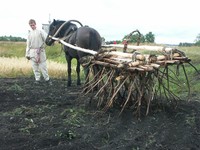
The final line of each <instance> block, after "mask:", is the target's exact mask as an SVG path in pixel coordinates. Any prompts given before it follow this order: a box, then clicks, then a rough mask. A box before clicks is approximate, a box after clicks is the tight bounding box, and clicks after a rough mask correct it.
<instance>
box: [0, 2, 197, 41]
mask: <svg viewBox="0 0 200 150" xmlns="http://www.w3.org/2000/svg"><path fill="white" fill-rule="evenodd" d="M199 9H200V8H199V0H4V1H3V2H1V9H0V20H1V23H0V36H4V35H7V36H9V35H12V36H19V37H24V38H26V37H27V33H28V30H30V27H29V25H28V20H29V19H30V18H33V19H35V20H36V22H37V28H41V27H42V24H43V23H48V21H49V16H50V19H51V21H52V20H53V19H59V20H66V21H67V20H70V19H75V20H78V21H80V22H81V23H82V24H83V25H89V26H91V27H93V28H95V29H96V30H97V31H99V33H100V34H101V36H102V37H104V38H105V39H106V41H110V40H121V39H122V38H123V37H124V35H127V34H129V33H130V32H132V31H134V30H136V29H138V30H139V31H140V32H141V33H142V34H143V35H145V34H147V33H148V32H152V33H153V34H154V35H155V42H156V43H165V44H179V43H180V42H194V40H195V39H196V37H197V35H198V34H199V33H200V19H199V14H200V13H199Z"/></svg>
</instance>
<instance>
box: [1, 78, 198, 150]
mask: <svg viewBox="0 0 200 150" xmlns="http://www.w3.org/2000/svg"><path fill="white" fill-rule="evenodd" d="M52 81H53V85H51V86H50V85H48V84H45V83H40V84H39V85H36V84H34V80H33V79H32V78H16V79H0V150H62V149H64V150H116V149H119V150H145V149H150V150H199V149H200V100H198V99H193V100H191V101H190V102H187V101H186V100H185V101H178V106H177V108H176V109H173V107H170V106H164V105H163V107H162V108H164V109H160V108H159V107H155V108H152V109H151V112H150V113H149V115H148V116H145V117H141V118H140V119H137V117H135V116H134V115H133V113H132V112H131V111H129V110H128V109H126V110H125V111H124V112H123V113H122V114H121V115H119V113H120V110H119V109H118V108H117V107H116V108H111V109H109V110H108V111H107V112H105V113H102V111H101V109H100V108H97V107H96V104H95V102H92V103H90V100H92V99H91V98H90V96H88V95H87V96H84V94H82V93H81V92H82V87H81V86H80V87H77V86H76V85H73V86H72V87H70V88H69V87H66V81H64V80H60V79H53V80H52Z"/></svg>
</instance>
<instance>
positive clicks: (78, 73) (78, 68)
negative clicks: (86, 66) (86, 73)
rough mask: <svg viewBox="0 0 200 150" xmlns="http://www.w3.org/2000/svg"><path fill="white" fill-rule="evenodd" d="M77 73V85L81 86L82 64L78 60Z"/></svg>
mask: <svg viewBox="0 0 200 150" xmlns="http://www.w3.org/2000/svg"><path fill="white" fill-rule="evenodd" d="M76 73H77V85H81V79H80V62H79V60H78V59H77V65H76Z"/></svg>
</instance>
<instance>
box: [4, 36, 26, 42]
mask: <svg viewBox="0 0 200 150" xmlns="http://www.w3.org/2000/svg"><path fill="white" fill-rule="evenodd" d="M0 41H13V42H25V41H26V39H25V38H22V37H15V36H11V35H10V36H0Z"/></svg>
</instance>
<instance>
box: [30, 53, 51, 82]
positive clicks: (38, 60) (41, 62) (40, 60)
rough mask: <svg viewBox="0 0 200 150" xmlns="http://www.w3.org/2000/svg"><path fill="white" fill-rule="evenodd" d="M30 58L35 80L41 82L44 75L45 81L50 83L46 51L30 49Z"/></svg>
mask: <svg viewBox="0 0 200 150" xmlns="http://www.w3.org/2000/svg"><path fill="white" fill-rule="evenodd" d="M30 57H31V63H32V69H33V73H34V75H35V80H37V81H39V80H40V79H41V73H42V75H43V78H44V80H45V81H48V80H49V75H48V69H47V63H46V53H45V49H40V50H38V49H30Z"/></svg>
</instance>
